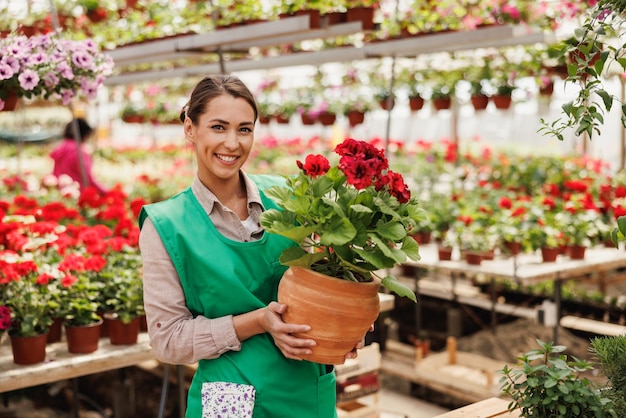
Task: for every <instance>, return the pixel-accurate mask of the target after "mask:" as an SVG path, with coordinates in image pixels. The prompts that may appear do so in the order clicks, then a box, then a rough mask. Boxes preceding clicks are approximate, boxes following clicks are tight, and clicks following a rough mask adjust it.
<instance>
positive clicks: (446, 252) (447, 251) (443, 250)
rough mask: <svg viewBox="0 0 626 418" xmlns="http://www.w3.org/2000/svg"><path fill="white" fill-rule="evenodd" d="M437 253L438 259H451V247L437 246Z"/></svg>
mask: <svg viewBox="0 0 626 418" xmlns="http://www.w3.org/2000/svg"><path fill="white" fill-rule="evenodd" d="M437 255H438V257H439V260H440V261H449V260H452V248H448V247H439V248H438V249H437Z"/></svg>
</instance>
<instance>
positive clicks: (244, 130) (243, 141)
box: [184, 94, 254, 186]
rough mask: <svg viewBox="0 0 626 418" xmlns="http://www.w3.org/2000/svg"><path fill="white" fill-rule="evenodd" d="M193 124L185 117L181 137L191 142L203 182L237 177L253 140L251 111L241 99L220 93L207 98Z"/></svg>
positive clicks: (220, 181)
mask: <svg viewBox="0 0 626 418" xmlns="http://www.w3.org/2000/svg"><path fill="white" fill-rule="evenodd" d="M197 122H198V123H197V124H196V125H194V124H193V123H192V122H191V120H190V119H189V118H187V119H186V120H185V125H184V126H185V136H186V138H187V140H189V141H190V142H191V143H193V144H194V148H195V150H196V158H197V160H198V176H199V177H200V180H202V182H203V183H204V184H205V185H206V186H209V185H217V184H219V183H223V182H224V181H228V180H233V179H237V181H238V180H239V170H240V169H241V167H242V166H243V164H244V163H245V162H246V160H247V159H248V156H249V155H250V150H251V149H252V144H253V142H254V110H253V109H252V106H250V104H249V103H248V102H247V101H246V100H245V99H242V98H236V97H233V96H231V95H229V94H223V95H221V96H218V97H216V98H214V99H213V100H211V102H210V103H209V105H208V106H207V109H206V110H205V112H204V113H203V114H202V115H200V118H199V120H198V121H197Z"/></svg>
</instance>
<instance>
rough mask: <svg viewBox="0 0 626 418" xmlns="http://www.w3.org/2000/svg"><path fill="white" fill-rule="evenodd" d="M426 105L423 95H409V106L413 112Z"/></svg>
mask: <svg viewBox="0 0 626 418" xmlns="http://www.w3.org/2000/svg"><path fill="white" fill-rule="evenodd" d="M423 107H424V98H423V97H421V96H415V97H409V108H410V109H411V112H417V111H418V110H421V109H422V108H423Z"/></svg>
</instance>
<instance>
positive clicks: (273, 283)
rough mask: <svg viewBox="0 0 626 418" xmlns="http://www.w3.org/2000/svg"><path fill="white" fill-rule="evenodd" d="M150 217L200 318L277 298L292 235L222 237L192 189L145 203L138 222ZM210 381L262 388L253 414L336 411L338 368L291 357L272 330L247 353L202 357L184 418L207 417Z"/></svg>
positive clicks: (320, 415) (327, 416) (248, 344)
mask: <svg viewBox="0 0 626 418" xmlns="http://www.w3.org/2000/svg"><path fill="white" fill-rule="evenodd" d="M261 198H262V201H263V205H264V206H265V208H266V209H269V208H277V206H276V205H275V204H274V203H273V202H272V201H271V200H270V199H269V198H267V197H266V196H265V195H264V194H263V193H262V192H261ZM147 216H149V217H150V219H151V220H152V223H153V224H154V226H155V228H156V230H157V231H158V233H159V235H160V236H161V239H162V240H163V244H164V245H165V248H166V249H167V251H168V253H169V255H170V257H171V258H172V261H173V263H174V266H175V268H176V271H177V272H178V275H179V277H180V281H181V284H182V287H183V290H184V293H185V298H186V300H187V307H188V308H189V310H190V311H191V313H192V314H193V316H194V317H196V316H198V315H203V316H205V317H207V318H218V317H222V316H225V315H238V314H242V313H245V312H249V311H251V310H254V309H258V308H262V307H264V306H267V305H268V304H269V303H270V302H271V301H274V300H276V297H277V291H278V282H279V281H280V278H281V277H282V274H283V273H284V271H285V270H286V267H285V266H283V265H281V264H280V263H279V262H278V256H279V254H280V252H281V251H282V250H283V249H284V248H286V247H288V246H292V245H294V243H293V241H290V240H287V239H285V238H283V237H281V236H278V235H275V234H269V233H265V234H263V237H262V238H261V239H260V240H258V241H251V242H238V241H234V240H231V239H228V238H226V237H224V236H223V235H222V234H221V233H220V232H218V231H217V229H216V228H215V226H214V225H213V223H212V222H211V220H210V218H209V217H208V216H207V213H206V211H205V210H204V209H203V208H202V206H201V205H200V203H199V202H198V201H197V199H196V198H195V196H194V195H193V193H192V191H191V188H188V189H186V190H185V191H183V192H181V193H179V194H177V195H176V196H174V197H172V198H170V199H169V200H166V201H163V202H159V203H155V204H151V205H147V206H144V207H143V209H142V211H141V214H140V219H139V222H140V225H142V224H143V221H144V220H145V218H146V217H147ZM204 382H234V383H240V384H245V385H252V386H253V387H254V388H255V390H256V400H255V403H254V412H253V416H254V418H270V417H271V418H280V417H284V418H293V417H298V418H332V417H336V416H337V414H336V408H335V402H336V382H335V375H334V372H332V371H331V372H327V371H326V367H325V366H324V365H321V364H316V363H311V362H308V361H296V360H290V359H287V358H285V357H284V356H283V354H282V353H281V352H280V350H279V349H278V348H277V347H276V345H275V344H274V342H273V340H272V338H271V336H270V334H268V333H264V334H259V335H255V336H253V337H251V338H249V339H247V340H245V341H244V342H243V343H242V347H241V351H227V352H226V353H224V354H222V355H221V356H220V357H218V358H216V359H211V360H200V362H199V364H198V369H197V371H196V374H195V375H194V378H193V380H192V383H191V387H190V389H189V394H188V404H187V413H186V418H201V417H203V413H202V412H203V411H202V384H203V383H204ZM206 416H213V415H206ZM215 416H217V415H215ZM225 416H227V417H228V416H232V415H225Z"/></svg>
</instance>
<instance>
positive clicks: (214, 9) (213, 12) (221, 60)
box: [209, 0, 226, 74]
mask: <svg viewBox="0 0 626 418" xmlns="http://www.w3.org/2000/svg"><path fill="white" fill-rule="evenodd" d="M209 4H210V5H211V20H213V26H215V28H217V7H215V5H214V4H213V0H209ZM217 57H218V59H219V63H220V72H221V73H222V74H226V65H225V63H224V53H223V52H222V46H221V45H219V46H218V47H217Z"/></svg>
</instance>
